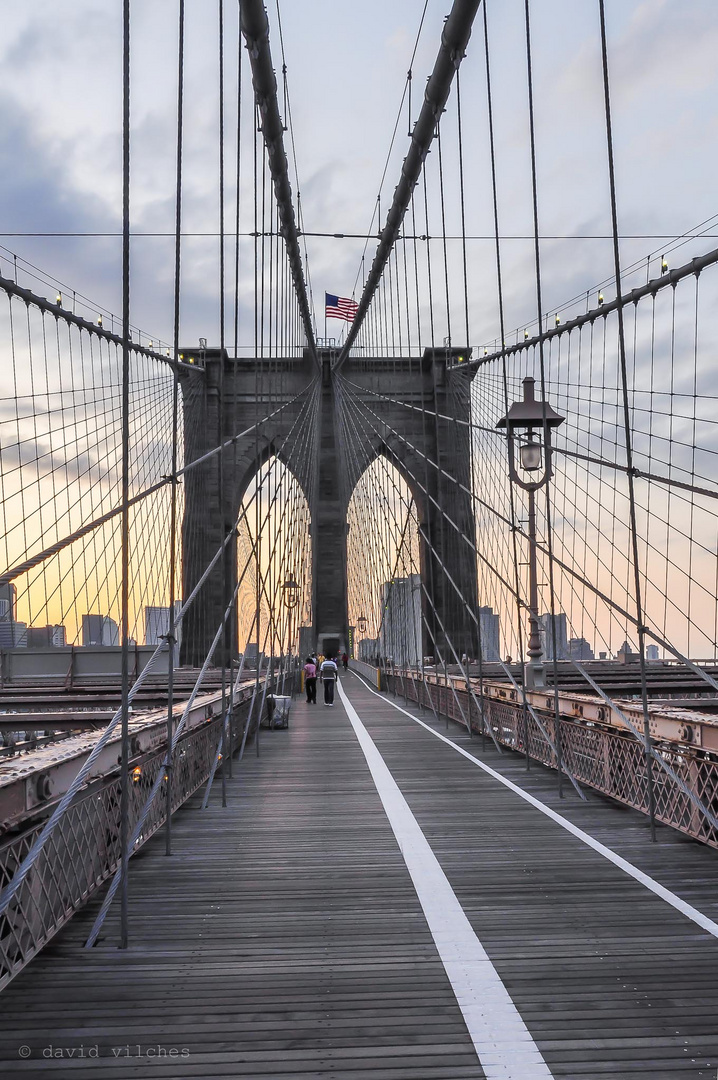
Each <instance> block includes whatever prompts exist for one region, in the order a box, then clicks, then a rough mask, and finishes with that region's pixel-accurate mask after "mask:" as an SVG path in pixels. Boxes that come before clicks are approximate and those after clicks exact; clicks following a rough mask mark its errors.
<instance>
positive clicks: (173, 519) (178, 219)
mask: <svg viewBox="0 0 718 1080" xmlns="http://www.w3.org/2000/svg"><path fill="white" fill-rule="evenodd" d="M177 56H178V61H177V168H176V192H175V282H174V324H173V335H172V346H173V355H174V359H175V367H174V385H173V388H172V506H171V509H170V596H169V601H170V609H169V619H168V627H167V644H168V647H169V668H168V672H167V783H166V785H165V798H166V808H165V813H166V815H167V820H166V822H165V855H171V854H172V766H173V762H172V735H173V734H174V717H173V713H174V658H175V646H176V641H175V638H176V633H175V592H176V588H177V569H176V556H177V436H178V433H177V424H178V421H179V366H178V365H179V325H180V265H181V263H180V260H181V253H182V235H181V230H182V120H183V115H182V113H183V103H184V0H179V37H178V44H177Z"/></svg>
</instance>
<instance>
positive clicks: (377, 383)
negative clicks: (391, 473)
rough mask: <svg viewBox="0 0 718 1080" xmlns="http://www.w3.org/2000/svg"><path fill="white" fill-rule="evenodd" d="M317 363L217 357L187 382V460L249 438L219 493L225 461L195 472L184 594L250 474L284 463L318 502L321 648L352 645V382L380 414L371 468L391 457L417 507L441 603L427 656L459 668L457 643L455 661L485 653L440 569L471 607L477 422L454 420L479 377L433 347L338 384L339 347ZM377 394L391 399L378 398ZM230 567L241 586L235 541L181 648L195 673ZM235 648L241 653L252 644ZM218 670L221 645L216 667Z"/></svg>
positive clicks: (361, 370) (371, 364) (314, 509)
mask: <svg viewBox="0 0 718 1080" xmlns="http://www.w3.org/2000/svg"><path fill="white" fill-rule="evenodd" d="M457 351H458V350H453V352H457ZM319 356H320V361H321V372H320V373H318V372H317V368H316V365H315V364H314V362H313V360H312V358H311V356H310V354H309V352H308V351H306V352H305V354H304V356H302V357H299V358H296V359H280V360H276V359H272V360H271V361H268V360H266V359H259V360H255V359H243V358H238V359H234V358H232V357H229V356H228V355H227V354H226V353H223V354H221V353H220V351H219V350H218V349H213V350H212V349H208V350H205V352H204V354H203V357H202V365H201V366H202V368H203V370H202V371H201V372H200V371H198V372H197V373H191V374H186V373H184V372H183V374H182V377H181V386H182V394H183V401H184V440H185V460H186V462H187V463H189V462H190V461H194V460H196V459H197V458H200V457H202V456H203V455H205V454H207V453H208V452H209V451H211V450H212V449H213V448H214V447H216V446H217V445H218V443H219V441H220V439H221V440H222V441H223V442H224V441H226V440H228V439H231V438H233V437H234V436H236V435H239V437H238V438H237V439H236V440H235V442H234V443H233V445H232V446H230V447H227V448H225V450H224V452H223V462H222V469H223V484H222V488H223V490H222V494H221V495H220V489H219V470H218V466H217V457H218V455H214V456H212V457H210V458H208V460H207V461H204V462H202V463H201V464H200V465H198V466H197V467H196V468H194V469H192V470H190V472H189V473H187V474H186V478H185V481H186V482H185V510H184V520H183V539H184V550H185V552H188V553H189V555H188V557H187V558H186V559H185V562H184V565H183V595H184V596H185V597H186V596H188V595H189V593H190V591H191V590H192V589H193V588H194V586H195V585H196V583H197V581H198V580H199V577H200V575H201V574H202V573H203V571H204V569H205V567H206V566H207V565H208V563H209V562H210V560H211V559H212V557H213V556H214V554H215V553H216V551H217V549H218V548H219V546H220V544H221V543H222V540H223V538H224V537H226V536H227V534H228V532H229V531H231V530H232V528H233V525H234V522H235V520H236V518H237V514H238V512H239V506H240V503H241V500H242V498H243V496H244V493H245V491H246V489H247V487H248V486H249V484H250V483H251V481H252V478H253V477H254V476H255V474H256V473H257V471H258V469H259V468H261V466H262V464H263V463H264V462H265V461H267V460H268V459H269V458H270V457H271V456H272V455H273V454H277V456H278V457H279V458H280V460H282V461H283V463H284V464H285V465H286V466H288V468H289V469H290V470H291V471H292V472H293V474H294V475H295V476H296V479H297V480H298V482H299V484H300V485H301V487H302V489H303V490H304V492H305V493H308V492H312V491H313V492H314V500H313V505H310V511H311V517H312V564H313V565H312V585H313V597H312V610H313V613H314V614H313V618H314V626H313V636H314V640H315V642H316V644H317V647H319V648H322V649H324V651H327V650H333V649H340V648H346V647H347V646H348V641H349V637H348V617H347V580H346V545H347V511H348V501H349V498H350V496H351V493H352V491H353V489H354V486H355V484H356V483H357V481H358V479H359V475H358V474H357V475H354V473H355V471H356V468H357V467H356V466H352V464H351V462H349V461H346V460H345V457H344V455H343V454H342V452H341V447H340V444H339V442H340V440H339V427H340V425H339V419H338V412H339V408H340V407H341V395H342V380H346V382H347V383H348V384H350V388H351V392H352V393H353V394H354V395H356V397H357V398H358V400H359V401H360V402H361V403H362V406H363V407H366V409H367V410H371V414H372V415H371V418H370V419H371V424H370V425H368V428H370V429H373V430H368V431H367V436H366V438H367V447H366V448H365V453H364V455H363V456H364V459H365V460H369V459H371V458H372V457H376V456H377V455H379V454H385V455H386V457H387V458H388V459H389V461H391V462H392V464H394V465H395V466H396V467H397V469H398V470H399V471H400V473H401V474H402V476H403V477H404V479H405V480H406V482H407V484H408V486H409V488H410V490H411V492H412V495H413V497H414V500H415V502H416V506H417V511H418V518H419V525H420V554H421V576H422V582H423V584H424V585H425V587H426V590H427V592H428V593H429V596H430V597H431V602H429V601H428V600H427V599H426V597H424V616H425V619H426V624H427V626H428V630H425V641H424V652H425V653H433V654H435V653H436V651H437V646H438V649H439V650H440V651H441V652H442V655H443V656H444V658H445V659H446V660H447V661H448V662H452V661H453V659H454V657H453V654H452V652H451V650H450V648H449V646H448V644H447V642H446V638H447V636H448V637H449V638H450V639H451V641H452V642H453V644H454V648H455V649H456V651H457V653H459V656H460V655H461V653H462V652H466V653H468V654H469V655H476V651H477V641H476V637H477V635H476V632H472V630H471V626H472V623H471V620H470V619H469V618H468V616H467V613H466V610H465V607H464V604H463V602H462V600H461V599H460V598H459V596H458V595H457V593H456V590H455V589H454V588H453V587H452V586H451V584H450V582H449V581H448V579H447V574H446V573H445V572H444V568H445V570H446V571H448V574H449V575H450V576H451V578H452V580H453V581H454V582H455V584H456V585H457V586H458V588H459V589H460V590H461V593H462V594H463V597H464V598H465V599H466V601H468V603H469V604H470V605H472V606H473V609H474V610H475V608H476V598H477V577H476V559H475V556H474V553H473V552H472V550H471V548H470V546H469V544H467V543H466V539H468V540H469V541H470V543H473V542H474V538H475V533H474V515H473V512H472V506H471V499H470V497H469V495H468V493H467V492H468V490H470V486H471V485H470V477H469V470H470V457H471V455H470V442H469V440H470V434H469V432H470V428H469V426H468V424H467V423H463V424H462V423H458V424H457V423H456V422H455V421H456V420H458V421H461V420H464V421H468V419H469V392H470V379H471V376H470V374H469V373H464V372H463V371H462V370H461V368H460V367H453V368H452V369H451V370H450V371H449V370H447V350H446V349H436V350H426V351H425V353H424V355H423V357H421V358H407V357H403V358H395V359H394V358H392V359H386V358H381V359H378V358H377V359H372V358H369V359H366V358H363V359H361V360H353V359H349V360H348V361H347V362H346V363H345V365H344V366H343V368H342V371H341V375H340V376H339V378H337V377H336V376H335V375H334V374H333V373H332V371H331V360H332V356H331V354H330V353H329V351H327V350H320V353H319ZM270 363H271V379H268V378H267V369H268V367H269V365H270ZM312 382H315V383H316V392H317V394H318V395H319V398H320V400H319V407H318V409H317V417H318V422H319V425H320V430H319V432H318V440H317V454H316V458H312V457H308V456H307V455H306V453H300V452H299V445H298V444H297V443H296V441H295V439H296V436H295V437H293V435H292V432H293V431H295V432H296V431H298V430H301V423H297V421H298V420H300V413H301V410H303V409H306V408H308V407H309V406H308V398H309V395H306V394H305V395H304V396H303V397H302V398H301V399H300V400H299V401H297V402H295V401H294V399H295V398H296V397H297V395H299V394H301V392H302V390H305V389H307V387H308V386H309V385H310V384H312ZM220 387H221V391H220ZM258 387H259V388H260V393H259V395H258V394H257V388H258ZM372 392H374V393H372ZM377 392H378V393H380V394H381V395H382V396H381V397H377V396H376V393H377ZM258 396H259V398H260V400H259V403H257V397H258ZM220 401H222V402H223V409H222V415H221V416H220ZM282 406H284V407H283V408H282ZM407 406H409V407H407ZM280 408H281V411H279V412H277V415H275V416H274V417H272V419H271V420H269V421H268V422H267V423H265V424H263V425H261V427H260V428H259V429H257V428H255V427H254V425H255V423H256V421H257V419H258V418H260V417H262V416H266V415H268V414H269V413H270V412H275V411H277V410H279V409H280ZM447 417H452V418H454V419H453V420H447V419H446V418H447ZM241 432H246V434H240V433H241ZM434 463H438V464H439V466H440V468H437V467H436V465H435V464H434ZM311 470H314V471H315V476H314V480H315V482H314V483H313V484H312V482H311V478H310V476H309V475H308V473H309V471H311ZM455 479H456V480H458V481H459V483H458V484H457V483H455V482H454V480H455ZM441 510H443V512H444V513H443V514H442V513H441ZM447 519H448V520H447ZM451 523H453V524H451ZM461 534H463V537H466V539H463V538H462V535H461ZM225 571H226V573H227V580H228V583H229V586H230V588H231V589H233V588H234V586H235V584H236V581H237V547H236V538H234V537H233V538H232V539H231V540H230V542H229V543H228V545H227V549H226V556H225V569H224V570H223V568H222V566H221V564H218V565H217V566H216V567H215V568H214V570H213V572H212V573H211V574H210V576H209V578H208V580H207V581H206V582H205V584H204V585H203V587H202V590H201V592H200V595H199V597H198V599H197V602H196V603H195V604H194V605H193V606H192V608H190V611H189V612H188V614H187V616H186V617H185V620H184V625H183V631H182V646H181V651H180V658H181V662H182V663H183V664H192V665H195V666H197V665H199V664H201V663H202V662H203V661H204V658H205V656H206V655H207V652H208V650H209V647H210V644H211V642H212V639H213V637H214V635H215V633H216V630H217V627H218V626H219V623H220V621H221V618H222V613H223V611H224V594H223V580H224V578H223V575H224V572H225ZM237 644H238V643H237V641H236V628H233V630H232V634H231V642H230V647H231V648H232V649H233V650H236V648H237ZM239 645H240V647H244V642H240V643H239ZM221 660H222V653H221V650H220V649H218V650H217V651H216V653H215V662H216V663H221Z"/></svg>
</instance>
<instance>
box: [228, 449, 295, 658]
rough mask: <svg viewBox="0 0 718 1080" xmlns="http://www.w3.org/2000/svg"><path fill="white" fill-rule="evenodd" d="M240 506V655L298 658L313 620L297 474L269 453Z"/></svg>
mask: <svg viewBox="0 0 718 1080" xmlns="http://www.w3.org/2000/svg"><path fill="white" fill-rule="evenodd" d="M241 506H242V511H243V513H242V514H241V519H240V524H239V529H238V532H237V578H238V581H239V582H240V584H239V591H238V593H237V624H238V638H237V641H238V646H239V651H240V653H244V654H245V656H246V657H247V659H249V658H250V657H254V658H256V657H257V655H260V656H261V655H264V656H275V657H278V656H286V655H288V654H289V653H292V654H297V653H298V652H299V648H300V644H302V642H301V639H302V637H303V635H302V630H303V629H305V628H307V627H311V621H312V540H311V532H310V526H311V516H310V510H309V503H308V502H307V499H306V496H305V494H304V491H303V489H302V486H301V484H300V483H299V481H298V480H297V478H296V476H295V475H294V474H293V473H292V471H291V470H290V469H289V468H288V467H287V466H286V465H285V464H284V463H283V462H282V461H281V460H280V459H279V458H278V457H277V456H276V455H274V454H273V455H272V456H271V457H269V458H268V460H267V461H265V462H264V463H263V464H262V465H261V466H260V467H259V469H258V470H257V472H256V473H255V474H254V476H253V477H252V478H251V479H250V481H249V483H248V484H247V486H246V488H245V491H244V494H243V496H242V503H241ZM306 632H307V633H310V631H306Z"/></svg>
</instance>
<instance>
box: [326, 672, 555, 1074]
mask: <svg viewBox="0 0 718 1080" xmlns="http://www.w3.org/2000/svg"><path fill="white" fill-rule="evenodd" d="M337 689H338V691H339V697H340V699H341V702H342V704H343V705H344V708H345V709H346V713H347V716H348V717H349V722H350V724H351V725H352V727H353V729H354V734H355V735H356V737H357V739H358V741H359V745H360V746H361V748H362V751H363V753H364V757H365V758H366V762H367V765H368V766H369V771H370V772H371V775H372V779H373V781H374V783H375V785H376V789H377V791H378V793H379V798H380V799H381V801H382V805H383V807H384V810H385V812H386V816H387V818H388V819H389V824H390V825H391V827H392V829H393V831H394V836H395V837H396V840H397V843H398V844H399V848H400V849H401V853H402V855H403V857H404V862H405V863H406V866H407V869H408V871H409V874H410V875H411V880H412V881H413V883H414V888H415V889H416V893H417V896H418V897H419V902H420V904H421V906H422V909H423V911H424V915H425V916H426V921H427V923H428V925H429V929H430V931H431V934H432V937H433V939H434V942H435V944H436V948H437V950H438V952H439V956H440V957H441V962H442V963H443V965H444V968H445V969H446V974H447V975H448V977H449V981H450V983H451V986H452V989H453V991H454V993H455V995H456V1000H457V1002H458V1004H459V1008H460V1009H461V1012H462V1015H463V1017H464V1020H465V1021H466V1026H467V1028H468V1029H469V1034H470V1036H471V1039H472V1042H473V1044H474V1047H475V1048H476V1053H477V1054H478V1056H479V1061H480V1062H481V1067H482V1068H483V1070H484V1073H485V1074H486V1077H487V1080H552V1075H553V1074H552V1073H551V1071H550V1070H549V1068H548V1066H547V1064H546V1062H545V1061H544V1059H543V1057H542V1056H541V1052H540V1050H539V1049H538V1047H537V1046H536V1043H535V1042H534V1040H533V1039H532V1037H531V1034H530V1032H529V1030H528V1028H527V1027H526V1025H525V1024H524V1022H523V1020H522V1019H521V1016H520V1014H519V1012H518V1009H517V1008H516V1006H515V1005H514V1003H513V1001H512V1000H511V997H510V996H509V992H508V990H507V989H506V987H505V986H504V984H503V982H502V981H501V979H500V977H499V974H498V972H497V970H496V968H495V967H494V965H493V964H492V963H491V960H490V959H489V957H488V955H487V953H486V951H485V950H484V947H483V945H482V944H481V942H480V941H479V939H478V938H477V936H476V933H475V932H474V929H473V927H472V926H471V923H470V922H469V920H468V919H467V917H466V914H465V913H464V909H463V908H462V906H461V904H460V903H459V901H458V899H457V897H456V894H455V893H454V890H453V889H452V888H451V885H450V884H449V882H448V879H447V877H446V875H445V874H444V871H443V870H442V869H441V866H440V865H439V861H438V859H437V858H436V856H435V855H434V852H433V851H432V850H431V847H430V846H429V843H428V841H427V839H426V837H425V836H424V834H423V832H422V831H421V828H420V827H419V823H418V822H417V820H416V818H415V817H414V815H413V814H412V812H411V810H410V809H409V805H408V803H407V801H406V799H405V798H404V796H403V795H402V793H401V791H400V790H399V787H398V786H397V783H396V781H395V780H394V777H393V776H392V775H391V773H390V772H389V769H388V767H387V765H386V762H385V761H384V758H383V757H382V756H381V754H380V753H379V750H378V749H377V747H376V745H375V743H374V740H373V739H372V737H371V735H370V734H369V732H368V731H367V729H366V728H365V727H364V724H363V723H362V722H361V720H360V718H359V716H358V714H357V712H356V709H355V708H354V706H353V705H352V703H351V702H350V701H349V699H348V697H347V695H346V692H345V690H344V688H343V686H342V684H341V682H339V681H337Z"/></svg>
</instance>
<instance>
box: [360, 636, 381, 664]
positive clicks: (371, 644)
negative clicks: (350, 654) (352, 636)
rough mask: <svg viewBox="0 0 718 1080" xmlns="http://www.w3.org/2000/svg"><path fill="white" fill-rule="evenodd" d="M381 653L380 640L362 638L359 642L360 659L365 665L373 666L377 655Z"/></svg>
mask: <svg viewBox="0 0 718 1080" xmlns="http://www.w3.org/2000/svg"><path fill="white" fill-rule="evenodd" d="M378 652H379V639H378V638H374V637H365V638H361V640H360V641H359V659H360V660H363V661H364V663H365V664H373V663H374V661H375V660H376V654H377V653H378Z"/></svg>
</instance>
